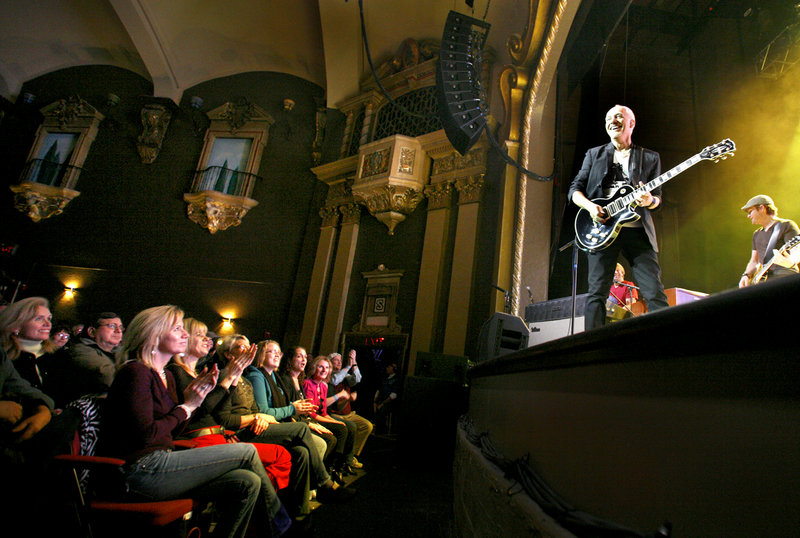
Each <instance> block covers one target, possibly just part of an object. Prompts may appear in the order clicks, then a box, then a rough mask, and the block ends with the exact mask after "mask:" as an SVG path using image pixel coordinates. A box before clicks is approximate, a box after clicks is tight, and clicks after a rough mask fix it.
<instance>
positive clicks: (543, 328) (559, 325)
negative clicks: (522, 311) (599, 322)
mask: <svg viewBox="0 0 800 538" xmlns="http://www.w3.org/2000/svg"><path fill="white" fill-rule="evenodd" d="M569 323H570V318H562V319H552V320H549V321H535V322H531V323H529V324H528V327H529V328H530V330H531V336H530V338H529V339H528V346H529V347H530V346H538V345H539V344H544V343H545V342H549V341H551V340H558V339H559V338H566V337H567V336H571V335H570V330H569ZM584 330H585V326H584V318H583V314H581V315H580V316H575V324H574V325H573V327H572V333H573V334H577V333H582V332H583V331H584Z"/></svg>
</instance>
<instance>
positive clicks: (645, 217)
mask: <svg viewBox="0 0 800 538" xmlns="http://www.w3.org/2000/svg"><path fill="white" fill-rule="evenodd" d="M613 162H614V145H613V144H612V143H611V142H609V143H608V144H606V145H604V146H597V147H596V148H592V149H590V150H589V151H587V152H586V157H584V159H583V164H582V165H581V169H580V171H579V172H578V175H576V176H575V179H573V180H572V184H571V185H570V186H569V192H568V193H567V200H570V201H572V195H573V194H574V193H575V192H576V191H581V192H582V193H583V194H584V195H586V197H587V198H589V199H590V200H592V201H595V202H596V200H597V198H602V197H603V178H604V177H605V176H606V174H608V173H609V171H610V170H611V164H612V163H613ZM628 168H629V169H628V177H629V178H631V181H632V182H633V184H634V185H638V184H639V182H640V181H641V182H643V183H647V182H648V181H650V180H652V179H655V178H656V177H658V176H659V174H661V157H660V156H659V154H658V153H656V152H655V151H653V150H649V149H646V148H643V147H641V146H637V145H635V144H634V145H632V147H631V156H630V160H629V163H628ZM651 193H652V194H653V196H658V197H659V198H661V187H660V186H659V187H656V188H655V189H653V190H652V191H651ZM659 207H660V204H659ZM636 212H637V213H638V214H639V216H640V217H641V221H642V225H643V226H644V231H645V233H647V238H648V239H649V240H650V244H651V245H652V247H653V250H654V251H656V252H658V241H657V240H656V229H655V226H654V225H653V218H652V217H651V216H650V210H649V209H644V208H641V207H639V208H637V209H636Z"/></svg>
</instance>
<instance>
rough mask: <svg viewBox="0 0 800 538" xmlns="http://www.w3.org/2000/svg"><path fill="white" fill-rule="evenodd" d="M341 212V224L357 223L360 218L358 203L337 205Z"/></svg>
mask: <svg viewBox="0 0 800 538" xmlns="http://www.w3.org/2000/svg"><path fill="white" fill-rule="evenodd" d="M339 211H340V212H341V213H342V224H358V223H359V221H360V220H361V207H360V206H359V205H358V204H355V203H353V204H343V205H340V206H339Z"/></svg>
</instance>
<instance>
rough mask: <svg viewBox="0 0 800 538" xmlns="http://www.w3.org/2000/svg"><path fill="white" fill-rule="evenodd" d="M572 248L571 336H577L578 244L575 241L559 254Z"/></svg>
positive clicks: (563, 248)
mask: <svg viewBox="0 0 800 538" xmlns="http://www.w3.org/2000/svg"><path fill="white" fill-rule="evenodd" d="M570 246H571V247H572V310H571V311H570V316H569V334H570V336H572V335H573V334H575V302H576V297H577V295H578V244H577V243H576V242H575V240H574V239H573V240H572V241H570V242H569V243H567V244H566V245H564V246H563V247H561V248H560V249H558V251H559V252H564V251H565V250H567V249H568V248H569V247H570Z"/></svg>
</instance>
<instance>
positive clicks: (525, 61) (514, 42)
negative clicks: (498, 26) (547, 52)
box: [506, 0, 552, 66]
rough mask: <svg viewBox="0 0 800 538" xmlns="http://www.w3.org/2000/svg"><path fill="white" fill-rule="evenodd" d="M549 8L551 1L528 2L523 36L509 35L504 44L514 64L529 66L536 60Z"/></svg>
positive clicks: (534, 0)
mask: <svg viewBox="0 0 800 538" xmlns="http://www.w3.org/2000/svg"><path fill="white" fill-rule="evenodd" d="M551 6H552V1H551V0H538V1H537V0H528V20H527V22H526V24H525V34H524V35H522V36H520V35H519V34H511V36H510V37H509V38H508V41H507V42H506V44H507V47H508V53H509V54H510V55H511V60H512V61H513V62H514V64H516V65H519V66H530V65H532V64H533V62H534V61H535V60H536V53H537V52H538V50H539V49H540V48H541V46H542V38H543V37H544V35H545V30H546V29H547V22H548V19H549V15H550V10H551Z"/></svg>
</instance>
